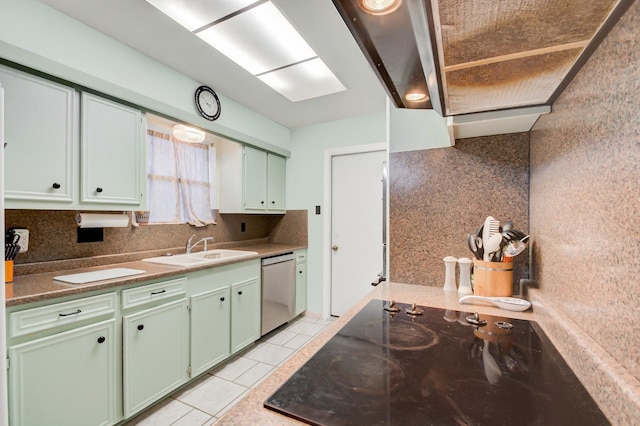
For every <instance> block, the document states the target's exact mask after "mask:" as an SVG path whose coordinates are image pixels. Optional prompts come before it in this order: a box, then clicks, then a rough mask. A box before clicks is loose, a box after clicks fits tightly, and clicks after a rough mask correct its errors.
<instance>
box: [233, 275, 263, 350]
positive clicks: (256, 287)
mask: <svg viewBox="0 0 640 426" xmlns="http://www.w3.org/2000/svg"><path fill="white" fill-rule="evenodd" d="M260 309H261V303H260V279H259V278H258V277H255V278H252V279H249V280H246V281H242V282H239V283H236V284H233V285H232V286H231V353H236V352H238V351H239V350H241V349H243V348H245V347H247V346H248V345H250V344H252V343H253V342H255V341H256V340H258V339H260V321H261V320H262V315H261V313H260Z"/></svg>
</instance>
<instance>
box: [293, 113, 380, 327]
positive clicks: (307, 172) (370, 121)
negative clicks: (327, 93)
mask: <svg viewBox="0 0 640 426" xmlns="http://www.w3.org/2000/svg"><path fill="white" fill-rule="evenodd" d="M386 140H387V136H386V113H385V112H384V111H381V112H380V113H375V114H369V115H364V116H359V117H354V118H350V119H345V120H338V121H333V122H330V123H324V124H319V125H315V126H307V127H302V128H296V129H292V130H291V158H289V159H288V160H287V208H288V209H291V210H301V209H306V210H308V211H309V222H308V223H309V249H308V256H307V310H308V311H309V312H311V313H314V314H321V313H322V302H323V300H322V282H323V272H322V271H323V267H322V255H323V249H322V236H323V215H326V214H328V213H329V212H327V211H325V209H324V205H323V195H324V184H323V179H324V177H323V172H324V151H325V150H326V149H330V148H337V147H346V146H356V145H367V144H376V143H386ZM315 206H320V207H321V214H320V215H316V214H315Z"/></svg>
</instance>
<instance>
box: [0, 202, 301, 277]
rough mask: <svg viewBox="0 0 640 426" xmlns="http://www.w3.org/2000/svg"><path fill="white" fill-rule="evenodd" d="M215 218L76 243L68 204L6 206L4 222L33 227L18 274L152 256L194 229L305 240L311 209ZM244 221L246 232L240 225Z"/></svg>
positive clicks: (220, 240)
mask: <svg viewBox="0 0 640 426" xmlns="http://www.w3.org/2000/svg"><path fill="white" fill-rule="evenodd" d="M216 217H217V224H215V225H209V226H205V227H198V228H197V227H194V226H191V225H187V224H179V225H141V226H139V227H131V226H128V227H125V228H104V240H103V241H101V242H91V243H78V242H77V232H78V226H77V224H76V212H75V211H64V210H6V211H5V226H6V227H7V228H9V227H23V228H27V229H29V233H30V235H29V250H28V251H27V252H26V253H21V254H19V255H18V257H17V258H16V275H22V274H26V273H35V272H44V271H45V270H47V268H51V267H53V268H55V267H56V266H55V262H58V264H60V262H61V261H62V263H63V264H64V261H69V260H78V259H91V262H93V263H96V264H99V259H101V258H105V260H104V261H105V262H108V260H106V259H112V261H116V262H117V261H126V260H118V259H121V258H122V259H126V258H128V259H127V260H133V257H135V256H138V257H139V258H143V257H148V256H149V253H151V252H157V251H161V250H166V251H172V252H174V253H175V252H177V251H180V250H183V249H184V247H185V244H186V241H187V239H188V238H189V237H190V236H191V235H194V234H195V235H196V237H195V238H194V240H195V241H197V240H198V239H200V238H202V237H214V246H215V245H224V244H225V243H232V242H233V243H236V242H242V241H247V242H249V241H255V240H268V241H270V242H276V243H288V244H296V245H306V244H307V211H306V210H290V211H288V212H287V213H286V214H284V215H251V214H217V216H216ZM243 223H244V232H242V230H241V227H242V224H243Z"/></svg>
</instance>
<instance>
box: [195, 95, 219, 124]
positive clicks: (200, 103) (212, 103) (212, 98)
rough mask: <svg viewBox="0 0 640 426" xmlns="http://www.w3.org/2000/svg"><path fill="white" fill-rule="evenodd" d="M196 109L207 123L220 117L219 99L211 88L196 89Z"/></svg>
mask: <svg viewBox="0 0 640 426" xmlns="http://www.w3.org/2000/svg"><path fill="white" fill-rule="evenodd" d="M196 107H197V108H198V111H199V112H200V115H202V116H203V117H204V118H206V119H207V120H209V121H213V120H217V119H218V117H220V111H221V108H220V99H218V95H216V92H214V91H213V89H212V88H211V87H208V86H200V87H198V88H197V89H196Z"/></svg>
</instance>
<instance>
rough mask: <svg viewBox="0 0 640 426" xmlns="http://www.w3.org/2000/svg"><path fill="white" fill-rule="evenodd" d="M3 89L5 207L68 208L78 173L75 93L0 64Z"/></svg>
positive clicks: (76, 98)
mask: <svg viewBox="0 0 640 426" xmlns="http://www.w3.org/2000/svg"><path fill="white" fill-rule="evenodd" d="M0 86H2V87H3V88H4V107H5V108H4V123H5V130H4V133H5V134H4V136H5V142H6V143H7V146H6V148H5V149H4V152H5V163H4V179H5V200H6V207H7V208H17V207H21V206H28V205H33V206H42V205H47V206H51V207H52V208H65V207H64V206H65V205H69V206H71V204H72V202H73V201H74V197H75V194H76V188H77V186H74V185H76V184H77V180H76V179H75V175H77V173H78V169H77V164H76V163H75V159H76V158H77V152H78V120H77V118H78V105H79V102H78V94H77V92H76V91H75V90H74V89H72V88H70V87H67V86H63V85H61V84H57V83H53V82H51V81H48V80H45V79H42V78H39V77H35V76H32V75H30V74H26V73H22V72H19V71H16V70H13V69H11V68H7V67H3V66H0Z"/></svg>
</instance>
